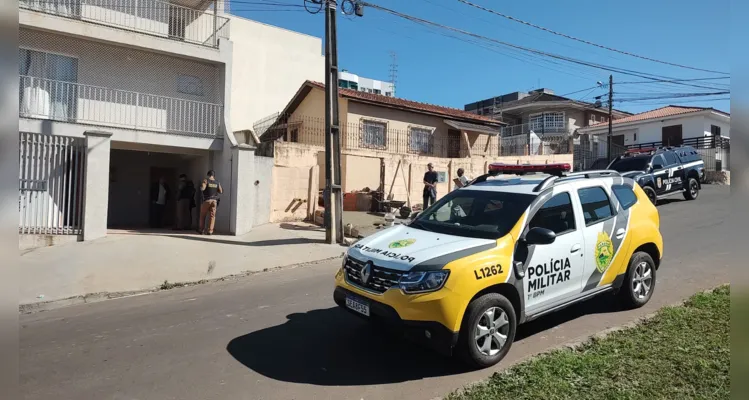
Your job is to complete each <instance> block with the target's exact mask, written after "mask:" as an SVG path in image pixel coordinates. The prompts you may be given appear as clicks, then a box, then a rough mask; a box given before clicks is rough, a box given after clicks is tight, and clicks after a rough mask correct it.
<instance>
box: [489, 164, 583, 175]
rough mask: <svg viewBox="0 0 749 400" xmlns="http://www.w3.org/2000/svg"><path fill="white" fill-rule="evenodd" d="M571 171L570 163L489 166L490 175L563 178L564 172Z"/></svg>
mask: <svg viewBox="0 0 749 400" xmlns="http://www.w3.org/2000/svg"><path fill="white" fill-rule="evenodd" d="M570 169H571V167H570V165H569V164H568V163H556V164H502V163H494V164H490V165H489V173H490V174H492V175H495V174H515V175H523V174H527V173H534V172H538V173H542V174H549V175H557V176H561V175H562V174H563V173H564V172H569V170H570Z"/></svg>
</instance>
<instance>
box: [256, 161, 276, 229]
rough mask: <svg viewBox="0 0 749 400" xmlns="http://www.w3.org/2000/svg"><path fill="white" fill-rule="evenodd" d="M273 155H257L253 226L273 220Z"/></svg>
mask: <svg viewBox="0 0 749 400" xmlns="http://www.w3.org/2000/svg"><path fill="white" fill-rule="evenodd" d="M273 170H274V168H273V157H255V182H256V183H257V184H255V182H253V186H254V187H255V190H254V196H253V198H252V200H253V201H252V209H253V215H254V218H253V219H254V220H253V223H252V226H258V225H263V224H267V223H268V222H270V221H271V206H272V203H271V194H272V190H273Z"/></svg>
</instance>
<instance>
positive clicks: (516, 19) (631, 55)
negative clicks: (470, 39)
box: [458, 0, 730, 75]
mask: <svg viewBox="0 0 749 400" xmlns="http://www.w3.org/2000/svg"><path fill="white" fill-rule="evenodd" d="M458 1H459V2H461V3H463V4H466V5H469V6H471V7H474V8H478V9H480V10H483V11H486V12H489V13H492V14H495V15H498V16H500V17H503V18H506V19H509V20H511V21H513V22H517V23H520V24H524V25H527V26H530V27H533V28H536V29H540V30H542V31H545V32H548V33H551V34H553V35H557V36H561V37H564V38H567V39H570V40H575V41H577V42H580V43H585V44H587V45H590V46H595V47H598V48H601V49H605V50H609V51H613V52H616V53H620V54H624V55H627V56H630V57H636V58H640V59H643V60H647V61H652V62H656V63H660V64H665V65H670V66H673V67H679V68H684V69H691V70H694V71H702V72H710V73H714V74H721V75H730V74H729V73H727V72H721V71H713V70H709V69H703V68H696V67H690V66H687V65H682V64H677V63H672V62H668V61H663V60H658V59H655V58H651V57H645V56H641V55H638V54H634V53H630V52H628V51H623V50H618V49H615V48H613V47H608V46H604V45H600V44H597V43H593V42H591V41H588V40H585V39H580V38H577V37H574V36H570V35H567V34H564V33H561V32H557V31H553V30H551V29H548V28H544V27H543V26H539V25H536V24H533V23H531V22H528V21H523V20H521V19H518V18H515V17H512V16H510V15H507V14H503V13H500V12H498V11H494V10H492V9H489V8H486V7H483V6H480V5H478V4H474V3H471V2H470V1H467V0H458Z"/></svg>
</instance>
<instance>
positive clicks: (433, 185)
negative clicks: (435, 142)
mask: <svg viewBox="0 0 749 400" xmlns="http://www.w3.org/2000/svg"><path fill="white" fill-rule="evenodd" d="M427 170H428V171H427V172H426V173H425V174H424V206H423V208H422V210H426V209H427V208H429V206H430V205H432V204H434V202H435V201H436V200H437V171H435V170H434V165H432V163H429V164H427Z"/></svg>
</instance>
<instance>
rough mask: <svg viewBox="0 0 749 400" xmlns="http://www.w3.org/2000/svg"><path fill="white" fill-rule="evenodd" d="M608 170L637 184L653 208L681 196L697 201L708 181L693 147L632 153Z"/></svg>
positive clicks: (654, 149)
mask: <svg viewBox="0 0 749 400" xmlns="http://www.w3.org/2000/svg"><path fill="white" fill-rule="evenodd" d="M608 169H612V170H615V171H618V172H619V173H621V174H622V175H624V176H627V177H630V178H632V179H634V180H635V181H637V183H638V184H639V185H640V186H641V187H642V188H643V190H645V193H647V195H648V198H650V201H652V202H653V204H656V203H657V201H658V200H660V199H662V198H664V197H667V196H671V195H674V194H678V193H683V194H684V198H685V199H687V200H694V199H696V198H697V196H698V195H699V191H700V189H701V188H702V185H701V182H702V181H703V179H704V177H705V164H704V162H703V161H702V158H701V157H700V155H699V153H697V151H696V150H695V149H694V148H693V147H691V146H680V147H661V148H657V149H656V148H651V149H635V150H628V151H627V152H626V153H624V154H623V155H621V156H619V157H617V158H616V159H614V160H613V161H612V162H611V163H610V164H609V166H608Z"/></svg>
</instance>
